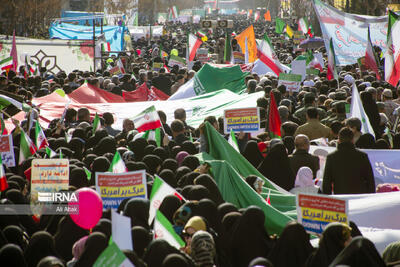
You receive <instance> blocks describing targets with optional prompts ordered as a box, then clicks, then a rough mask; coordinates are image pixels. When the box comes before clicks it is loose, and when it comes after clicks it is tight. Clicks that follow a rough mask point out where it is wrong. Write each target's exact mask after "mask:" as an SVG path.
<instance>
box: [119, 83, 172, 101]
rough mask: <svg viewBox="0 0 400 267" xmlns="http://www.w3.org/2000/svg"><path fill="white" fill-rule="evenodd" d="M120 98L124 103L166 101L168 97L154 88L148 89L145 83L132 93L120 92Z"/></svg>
mask: <svg viewBox="0 0 400 267" xmlns="http://www.w3.org/2000/svg"><path fill="white" fill-rule="evenodd" d="M122 97H123V98H124V100H125V101H126V102H139V101H156V100H167V99H168V98H169V96H168V95H166V94H164V93H163V92H162V91H160V90H158V89H157V88H155V87H154V86H153V87H151V89H149V88H148V87H147V85H146V83H143V84H142V85H141V86H139V87H138V88H137V89H136V90H135V91H133V92H125V91H124V92H122Z"/></svg>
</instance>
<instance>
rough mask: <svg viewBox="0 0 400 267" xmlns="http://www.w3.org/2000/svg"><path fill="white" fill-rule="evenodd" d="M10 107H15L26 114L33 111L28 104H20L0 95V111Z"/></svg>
mask: <svg viewBox="0 0 400 267" xmlns="http://www.w3.org/2000/svg"><path fill="white" fill-rule="evenodd" d="M9 105H13V106H15V107H16V108H18V109H19V110H22V111H25V112H28V111H29V110H30V109H31V107H30V106H29V105H28V104H25V103H24V102H20V101H18V100H16V99H14V98H11V97H9V96H6V95H0V109H3V108H6V107H8V106H9Z"/></svg>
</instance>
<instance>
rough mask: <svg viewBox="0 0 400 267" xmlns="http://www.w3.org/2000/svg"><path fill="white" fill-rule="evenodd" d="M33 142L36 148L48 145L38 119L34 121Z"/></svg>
mask: <svg viewBox="0 0 400 267" xmlns="http://www.w3.org/2000/svg"><path fill="white" fill-rule="evenodd" d="M35 143H36V147H37V149H38V150H39V149H41V148H44V147H48V146H49V142H48V141H47V138H46V135H45V134H44V132H43V129H42V128H41V127H40V124H39V122H38V121H36V123H35Z"/></svg>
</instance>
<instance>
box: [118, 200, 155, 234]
mask: <svg viewBox="0 0 400 267" xmlns="http://www.w3.org/2000/svg"><path fill="white" fill-rule="evenodd" d="M149 208H150V202H149V200H148V199H143V198H131V199H130V200H129V201H128V203H126V205H125V208H124V215H125V216H128V217H130V218H131V223H132V224H131V225H132V227H133V226H142V227H144V228H146V229H149V223H148V221H149Z"/></svg>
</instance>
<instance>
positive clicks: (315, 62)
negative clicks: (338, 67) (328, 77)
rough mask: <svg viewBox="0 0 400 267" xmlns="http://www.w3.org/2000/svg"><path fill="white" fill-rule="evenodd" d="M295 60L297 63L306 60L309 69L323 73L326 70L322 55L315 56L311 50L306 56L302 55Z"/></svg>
mask: <svg viewBox="0 0 400 267" xmlns="http://www.w3.org/2000/svg"><path fill="white" fill-rule="evenodd" d="M317 56H318V57H317ZM294 60H295V61H298V60H305V61H306V66H308V67H309V68H314V69H318V70H319V71H320V72H322V71H323V68H324V67H323V64H324V62H323V61H324V59H323V57H322V54H320V55H317V54H316V55H314V54H313V53H312V51H311V50H308V51H307V52H306V53H305V54H302V55H300V56H298V57H296V58H295V59H294ZM321 61H322V62H321Z"/></svg>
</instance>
